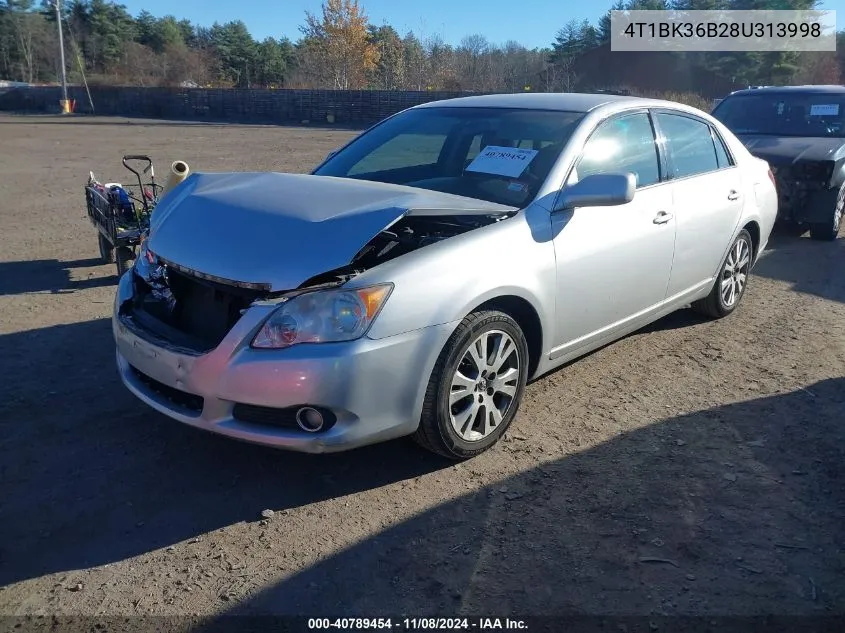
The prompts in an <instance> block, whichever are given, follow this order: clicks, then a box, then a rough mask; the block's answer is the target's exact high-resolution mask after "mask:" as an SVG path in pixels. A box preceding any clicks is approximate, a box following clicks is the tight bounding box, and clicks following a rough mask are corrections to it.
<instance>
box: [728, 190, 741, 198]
mask: <svg viewBox="0 0 845 633" xmlns="http://www.w3.org/2000/svg"><path fill="white" fill-rule="evenodd" d="M728 200H739V192H738V191H737V190H736V189H731V192H730V193H729V194H728Z"/></svg>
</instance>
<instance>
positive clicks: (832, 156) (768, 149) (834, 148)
mask: <svg viewBox="0 0 845 633" xmlns="http://www.w3.org/2000/svg"><path fill="white" fill-rule="evenodd" d="M737 136H738V137H739V139H740V140H741V141H742V143H743V144H744V145H745V147H746V148H748V151H749V152H751V153H752V154H753V155H754V156H757V157H758V158H762V159H763V160H765V161H768V162H769V163H770V164H772V165H774V166H785V165H791V164H793V163H799V162H802V161H826V160H830V161H832V160H836V159H837V158H839V157H840V156H841V155H842V153H843V147H845V138H827V137H804V136H800V137H799V136H762V135H761V136H756V135H750V134H738V135H737Z"/></svg>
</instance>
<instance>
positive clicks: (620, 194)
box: [554, 173, 637, 211]
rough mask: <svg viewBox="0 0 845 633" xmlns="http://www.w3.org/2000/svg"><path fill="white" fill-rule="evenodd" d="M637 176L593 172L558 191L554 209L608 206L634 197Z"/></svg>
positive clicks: (619, 203) (622, 202) (623, 202)
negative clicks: (558, 194)
mask: <svg viewBox="0 0 845 633" xmlns="http://www.w3.org/2000/svg"><path fill="white" fill-rule="evenodd" d="M636 189H637V177H636V176H634V174H631V173H627V174H593V175H592V176H587V177H586V178H584V179H583V180H579V181H578V182H576V183H575V184H574V185H569V186H568V187H564V188H563V190H562V191H561V192H560V197H559V198H558V201H557V204H556V205H555V208H554V210H555V211H565V210H568V209H574V208H575V207H610V206H617V205H621V204H627V203H629V202H631V200H633V199H634V192H635V191H636Z"/></svg>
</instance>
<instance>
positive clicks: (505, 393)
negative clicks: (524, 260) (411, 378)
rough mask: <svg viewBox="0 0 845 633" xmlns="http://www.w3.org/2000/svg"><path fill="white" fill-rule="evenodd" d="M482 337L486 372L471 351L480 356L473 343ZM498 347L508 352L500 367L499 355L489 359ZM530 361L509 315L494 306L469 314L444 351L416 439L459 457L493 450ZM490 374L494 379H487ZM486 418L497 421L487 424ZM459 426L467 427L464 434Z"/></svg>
mask: <svg viewBox="0 0 845 633" xmlns="http://www.w3.org/2000/svg"><path fill="white" fill-rule="evenodd" d="M479 339H482V340H486V341H487V343H486V345H487V352H488V354H487V359H488V360H487V366H486V367H485V368H484V369H483V370H482V371H483V372H485V373H484V374H483V375H482V374H481V371H479V370H478V362H476V361H473V360H472V352H471V351H470V349H471V348H475V350H476V355H477V356H480V354H478V353H477V352H478V348H476V347H475V345H476V342H477V341H479ZM508 340H509V341H510V343H509V344H508V343H507V341H508ZM502 345H504V348H502V347H501V346H502ZM500 349H501V350H502V351H504V352H505V355H504V358H503V359H502V361H503V362H501V366H497V360H499V359H497V358H495V356H494V359H493V361H492V362H491V361H489V357H490V356H493V355H494V354H496V353H498V352H499V351H500ZM528 361H529V358H528V344H527V342H526V340H525V336H524V334H523V332H522V330H521V329H520V327H519V324H517V322H516V321H514V320H513V319H512V318H511V317H510V316H508V315H507V314H505V313H503V312H498V311H493V310H482V311H478V312H473V313H471V314H469V315H468V316H467V317H466V318H465V319H464V320H463V321H462V322H461V323H460V325H458V327H457V328H456V330H455V332H453V334H452V336H451V337H450V338H449V340H448V341H447V342H446V345H445V346H444V347H443V350H442V351H441V352H440V356H439V357H438V359H437V363H436V364H435V366H434V370H433V371H432V374H431V377H430V379H429V382H428V386H427V388H426V392H425V399H424V401H423V409H422V415H421V416H420V425H419V427H418V429H417V431H416V433H415V434H414V436H413V438H414V440H415V441H416V442H417V443H418V444H419V445H421V446H422V447H424V448H426V449H428V450H430V451H432V452H434V453H437V454H439V455H442V456H444V457H447V458H449V459H452V460H456V461H457V460H465V459H469V458H471V457H475V456H476V455H479V454H481V453H483V452H484V451H486V450H487V449H489V448H490V447H491V446H493V445H494V444H496V442H498V441H499V439H500V438H501V437H502V435H503V434H504V432H505V430H506V429H507V428H508V426H509V425H510V423H511V421H512V420H513V418H514V416H515V415H516V413H517V411H518V409H519V405H520V402H521V401H522V396H523V393H524V392H525V383H526V382H527V379H528ZM459 368H460V369H461V373H460V374H458V370H459ZM491 369H495V370H504V372H505V373H506V374H507V375H508V378H507V379H505V380H502V379H501V378H499V376H498V375H496V374H495V371H494V372H493V373H490V374H487V373H486V372H488V371H490V370H491ZM491 375H492V376H493V379H492V380H489V381H488V378H489V376H491ZM457 382H461V383H462V384H461V385H460V387H461V389H459V390H456V391H454V392H453V388H454V386H457V384H456V383H457ZM453 383H455V385H454V386H453ZM499 389H501V391H499ZM464 391H465V392H466V393H465V395H463V397H462V398H461V397H460V396H459V395H458V396H456V397H455V399H453V401H452V402H451V404H450V396H452V395H453V394H463V393H464ZM491 393H492V395H491ZM511 394H512V395H511ZM494 408H495V411H493V409H494ZM497 418H498V420H497ZM453 421H454V422H453ZM485 421H488V422H491V423H493V424H490V426H489V427H487V428H485V424H484V422H485ZM456 425H457V427H458V428H460V429H463V434H461V433H459V431H458V429H456Z"/></svg>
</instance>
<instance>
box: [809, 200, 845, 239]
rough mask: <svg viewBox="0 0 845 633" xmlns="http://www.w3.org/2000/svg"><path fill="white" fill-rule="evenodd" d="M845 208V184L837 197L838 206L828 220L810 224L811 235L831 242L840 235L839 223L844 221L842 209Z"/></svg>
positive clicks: (813, 237)
mask: <svg viewBox="0 0 845 633" xmlns="http://www.w3.org/2000/svg"><path fill="white" fill-rule="evenodd" d="M843 208H845V186H843V187H842V188H841V189H840V190H839V195H838V196H837V197H836V206H835V207H834V208H833V212H832V213H831V214H830V217H829V218H828V219H827V221H826V222H817V223H814V224H811V225H810V237H811V238H812V239H814V240H822V241H826V242H831V241H833V240H835V239H836V236H837V235H839V225H840V224H841V223H842V210H843Z"/></svg>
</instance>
